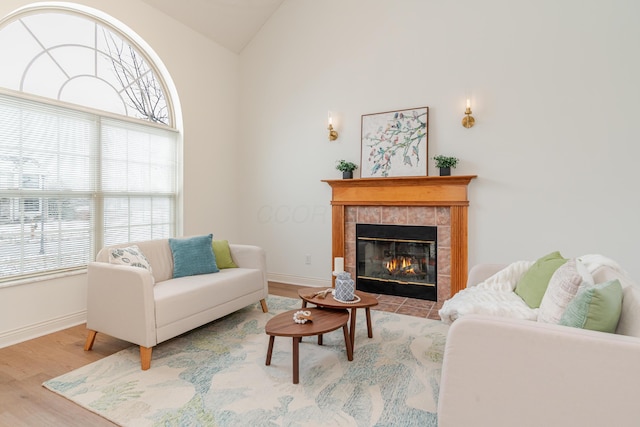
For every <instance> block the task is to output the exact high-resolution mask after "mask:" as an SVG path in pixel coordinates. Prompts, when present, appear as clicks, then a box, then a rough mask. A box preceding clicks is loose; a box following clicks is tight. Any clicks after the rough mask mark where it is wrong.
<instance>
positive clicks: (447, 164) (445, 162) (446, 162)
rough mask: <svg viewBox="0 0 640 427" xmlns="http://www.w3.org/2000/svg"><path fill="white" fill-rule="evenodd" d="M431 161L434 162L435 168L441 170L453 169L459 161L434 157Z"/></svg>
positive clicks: (445, 157) (451, 158) (452, 158)
mask: <svg viewBox="0 0 640 427" xmlns="http://www.w3.org/2000/svg"><path fill="white" fill-rule="evenodd" d="M433 160H435V161H436V167H437V168H439V169H442V168H455V167H456V165H457V164H458V160H459V159H458V158H457V157H447V156H435V157H434V158H433Z"/></svg>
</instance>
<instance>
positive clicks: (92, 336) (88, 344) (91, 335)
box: [84, 329, 98, 351]
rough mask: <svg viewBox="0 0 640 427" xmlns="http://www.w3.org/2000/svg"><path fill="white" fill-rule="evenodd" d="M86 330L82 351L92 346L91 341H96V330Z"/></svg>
mask: <svg viewBox="0 0 640 427" xmlns="http://www.w3.org/2000/svg"><path fill="white" fill-rule="evenodd" d="M88 331H89V333H88V334H87V341H85V343H84V351H89V350H91V349H92V348H93V343H94V342H95V341H96V335H97V334H98V331H92V330H91V329H89V330H88Z"/></svg>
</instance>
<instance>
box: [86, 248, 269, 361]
mask: <svg viewBox="0 0 640 427" xmlns="http://www.w3.org/2000/svg"><path fill="white" fill-rule="evenodd" d="M131 245H137V246H138V248H139V249H140V250H141V252H142V253H143V254H144V255H145V257H146V259H147V260H148V261H149V264H150V265H151V272H150V271H149V270H146V269H144V268H139V267H132V266H127V265H115V264H111V263H109V253H110V250H111V249H113V248H122V247H127V246H131ZM229 248H230V252H231V257H232V259H233V262H235V264H236V265H237V266H238V268H226V269H221V270H220V271H219V272H216V273H209V274H198V275H193V276H187V277H179V278H173V270H174V265H173V257H172V251H171V248H170V246H169V240H168V239H159V240H149V241H144V242H135V243H127V244H124V245H116V246H111V247H106V248H103V249H102V250H101V251H100V252H99V253H98V255H97V257H96V262H92V263H90V264H89V267H88V289H87V329H88V330H89V333H88V336H87V341H86V343H85V350H87V351H88V350H91V348H92V347H93V344H94V341H95V337H96V333H97V332H100V333H105V334H108V335H111V336H113V337H116V338H119V339H122V340H125V341H129V342H132V343H134V344H137V345H139V346H140V361H141V366H142V369H143V370H146V369H149V368H150V366H151V353H152V348H153V347H154V346H155V345H156V344H159V343H161V342H163V341H166V340H168V339H170V338H173V337H175V336H177V335H180V334H182V333H184V332H187V331H190V330H191V329H194V328H196V327H198V326H201V325H204V324H205V323H208V322H211V321H213V320H215V319H218V318H220V317H222V316H225V315H227V314H230V313H232V312H234V311H236V310H239V309H241V308H243V307H246V306H247V305H250V304H254V303H257V302H258V301H260V303H261V304H262V310H263V311H264V312H265V313H266V312H267V311H268V309H267V304H266V297H267V294H268V284H267V275H266V256H265V252H264V250H263V249H261V248H259V247H257V246H250V245H237V244H230V245H229Z"/></svg>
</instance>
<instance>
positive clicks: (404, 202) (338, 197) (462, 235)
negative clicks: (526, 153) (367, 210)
mask: <svg viewBox="0 0 640 427" xmlns="http://www.w3.org/2000/svg"><path fill="white" fill-rule="evenodd" d="M476 177H477V176H476V175H462V176H420V177H396V178H360V179H336V180H333V179H332V180H323V182H326V183H327V184H329V185H330V186H331V189H332V197H331V205H332V214H331V217H332V219H331V221H332V253H333V257H332V259H334V258H335V257H344V248H345V241H344V238H345V208H346V207H347V206H367V205H370V206H441V207H449V208H450V209H451V295H452V296H453V295H454V294H455V293H456V292H458V291H459V290H461V289H464V287H465V286H466V282H467V263H468V255H467V239H468V234H467V226H468V225H467V209H468V206H469V199H468V195H467V187H468V185H469V183H470V182H471V180H472V179H474V178H476Z"/></svg>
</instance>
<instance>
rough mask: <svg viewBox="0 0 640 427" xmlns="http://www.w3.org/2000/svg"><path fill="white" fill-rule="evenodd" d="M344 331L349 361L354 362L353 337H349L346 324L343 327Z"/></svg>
mask: <svg viewBox="0 0 640 427" xmlns="http://www.w3.org/2000/svg"><path fill="white" fill-rule="evenodd" d="M342 331H343V332H344V345H345V346H346V347H347V360H349V361H352V360H353V347H351V337H350V336H349V329H348V328H347V324H346V323H345V324H344V326H343V327H342Z"/></svg>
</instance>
